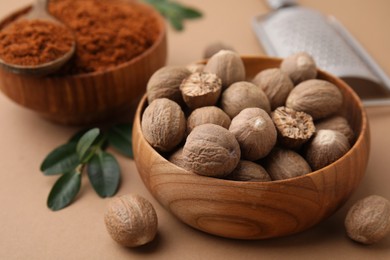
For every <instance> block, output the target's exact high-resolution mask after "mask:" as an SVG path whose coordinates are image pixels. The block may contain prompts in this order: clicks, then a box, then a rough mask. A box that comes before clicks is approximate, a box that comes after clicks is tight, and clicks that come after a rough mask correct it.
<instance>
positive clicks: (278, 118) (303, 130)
mask: <svg viewBox="0 0 390 260" xmlns="http://www.w3.org/2000/svg"><path fill="white" fill-rule="evenodd" d="M271 118H272V121H273V122H274V124H275V126H276V130H277V131H278V141H279V143H280V144H281V145H282V146H284V147H286V148H290V149H298V148H299V147H301V145H302V144H304V143H306V142H307V141H308V140H309V139H310V138H311V137H312V135H313V134H314V133H315V131H316V128H315V126H314V123H313V118H312V117H311V116H310V115H309V114H306V113H305V112H298V111H295V110H294V109H291V108H288V107H278V108H277V109H275V111H274V112H272V114H271Z"/></svg>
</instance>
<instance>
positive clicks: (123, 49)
mask: <svg viewBox="0 0 390 260" xmlns="http://www.w3.org/2000/svg"><path fill="white" fill-rule="evenodd" d="M49 11H50V13H51V14H52V15H54V16H55V17H57V18H58V19H59V20H61V21H62V22H63V23H65V24H66V25H67V26H68V27H69V28H70V29H72V30H73V31H74V33H75V36H76V53H75V56H74V58H73V60H71V61H70V62H69V63H68V64H67V66H65V67H64V68H63V69H62V71H61V72H60V74H61V75H69V74H73V75H74V74H83V73H90V72H96V71H104V70H107V69H110V68H113V67H115V66H117V65H119V64H121V63H124V62H127V61H130V60H131V59H133V58H134V57H136V56H138V55H140V54H141V53H143V52H144V51H146V50H147V49H148V48H149V47H151V46H152V44H153V43H154V42H155V40H156V39H157V37H158V34H159V27H158V24H157V20H156V18H155V17H153V16H152V14H150V12H148V10H147V9H146V8H145V7H144V6H142V5H139V4H137V2H136V1H126V0H51V1H50V2H49Z"/></svg>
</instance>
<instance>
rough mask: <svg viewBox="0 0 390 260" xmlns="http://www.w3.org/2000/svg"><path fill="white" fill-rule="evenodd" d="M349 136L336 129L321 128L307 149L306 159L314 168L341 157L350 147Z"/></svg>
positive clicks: (321, 166) (319, 167)
mask: <svg viewBox="0 0 390 260" xmlns="http://www.w3.org/2000/svg"><path fill="white" fill-rule="evenodd" d="M350 148H351V147H350V145H349V142H348V139H347V137H345V135H343V134H342V133H340V132H337V131H334V130H319V131H318V132H317V133H316V134H315V135H314V137H313V138H312V140H310V142H309V143H308V146H307V149H306V156H305V157H306V160H307V161H308V163H309V164H310V166H311V168H312V169H313V170H318V169H321V168H323V167H325V166H327V165H329V164H331V163H333V162H334V161H336V160H337V159H339V158H340V157H342V156H343V155H344V154H345V153H346V152H348V150H349V149H350Z"/></svg>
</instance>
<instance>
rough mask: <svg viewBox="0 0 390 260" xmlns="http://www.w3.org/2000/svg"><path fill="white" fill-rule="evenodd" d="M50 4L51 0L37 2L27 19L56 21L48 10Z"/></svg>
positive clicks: (37, 0)
mask: <svg viewBox="0 0 390 260" xmlns="http://www.w3.org/2000/svg"><path fill="white" fill-rule="evenodd" d="M48 2H49V0H35V3H34V5H33V7H32V9H31V11H30V12H29V13H28V14H27V15H26V18H27V19H40V18H42V19H49V20H55V18H54V17H53V16H51V15H50V14H49V11H48V9H47V5H48Z"/></svg>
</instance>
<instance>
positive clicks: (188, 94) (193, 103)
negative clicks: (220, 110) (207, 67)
mask: <svg viewBox="0 0 390 260" xmlns="http://www.w3.org/2000/svg"><path fill="white" fill-rule="evenodd" d="M180 91H181V94H182V97H183V100H184V102H185V103H186V105H187V106H188V107H189V108H191V109H196V108H199V107H204V106H213V105H215V104H216V103H217V101H218V99H219V96H220V95H221V91H222V83H221V79H220V78H218V76H217V75H215V74H213V73H207V72H195V73H192V74H191V75H190V76H188V77H187V78H185V79H184V80H183V82H182V83H181V85H180Z"/></svg>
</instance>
